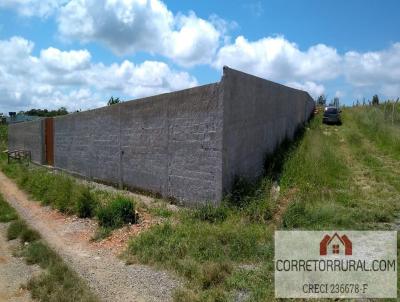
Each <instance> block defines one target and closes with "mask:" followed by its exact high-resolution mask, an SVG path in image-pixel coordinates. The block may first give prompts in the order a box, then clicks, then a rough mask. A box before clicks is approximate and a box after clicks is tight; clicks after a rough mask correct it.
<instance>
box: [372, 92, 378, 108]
mask: <svg viewBox="0 0 400 302" xmlns="http://www.w3.org/2000/svg"><path fill="white" fill-rule="evenodd" d="M372 105H373V106H375V105H379V97H378V95H377V94H375V95H374V96H373V97H372Z"/></svg>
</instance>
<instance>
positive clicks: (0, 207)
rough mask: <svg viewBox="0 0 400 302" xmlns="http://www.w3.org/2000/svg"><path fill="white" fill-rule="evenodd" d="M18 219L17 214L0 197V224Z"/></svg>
mask: <svg viewBox="0 0 400 302" xmlns="http://www.w3.org/2000/svg"><path fill="white" fill-rule="evenodd" d="M17 218H18V215H17V212H16V211H15V210H14V209H13V208H12V207H10V205H9V204H8V203H7V202H6V201H5V200H4V198H3V196H1V195H0V222H9V221H12V220H15V219H17Z"/></svg>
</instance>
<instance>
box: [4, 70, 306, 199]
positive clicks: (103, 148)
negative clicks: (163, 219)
mask: <svg viewBox="0 0 400 302" xmlns="http://www.w3.org/2000/svg"><path fill="white" fill-rule="evenodd" d="M313 108H314V102H313V100H312V98H311V97H310V96H309V95H308V94H307V93H306V92H304V91H300V90H296V89H293V88H289V87H286V86H283V85H279V84H276V83H273V82H270V81H266V80H264V79H261V78H258V77H254V76H251V75H248V74H245V73H242V72H239V71H236V70H233V69H230V68H228V67H224V72H223V77H222V80H221V81H220V82H218V83H214V84H209V85H205V86H200V87H195V88H191V89H186V90H182V91H178V92H172V93H167V94H161V95H157V96H153V97H148V98H143V99H140V100H134V101H129V102H124V103H120V104H116V105H112V106H108V107H104V108H99V109H95V110H90V111H86V112H79V113H73V114H69V115H66V116H60V117H56V118H54V166H55V167H56V168H59V169H62V170H66V171H68V172H73V173H76V174H79V175H81V176H84V177H87V178H89V179H94V180H98V181H102V182H107V183H112V184H120V185H123V186H126V187H128V188H130V189H140V190H144V191H149V192H154V193H158V194H160V195H162V196H164V197H172V198H175V199H177V200H179V201H181V202H183V203H185V204H196V203H198V202H205V201H210V202H219V201H220V200H221V198H222V197H223V194H225V193H227V192H229V190H230V189H231V187H232V182H233V179H234V178H235V176H243V177H246V178H249V179H255V178H256V177H258V176H259V175H260V174H261V172H262V168H263V159H264V157H265V155H266V153H270V152H272V151H273V150H274V148H276V146H277V145H278V144H279V143H280V142H281V141H282V140H283V139H284V138H285V137H288V138H292V137H293V135H294V132H295V130H296V128H297V127H299V126H300V125H302V124H303V123H304V122H305V121H306V120H307V119H308V118H309V116H310V115H311V113H312V110H313ZM23 127H25V126H24V125H22V124H18V125H13V127H11V128H10V137H11V136H12V137H13V140H10V149H12V148H13V147H14V146H16V145H17V144H16V141H19V140H21V141H22V140H24V139H23V136H21V137H20V136H19V134H18V133H21V129H22V128H23ZM42 132H43V131H42ZM42 132H41V133H42ZM34 135H35V136H36V137H38V142H39V144H40V142H41V143H42V144H43V137H42V138H41V139H39V133H36V134H34ZM42 136H43V135H42ZM26 146H27V147H30V146H29V145H26ZM31 148H32V150H31V151H32V154H34V153H37V155H36V154H35V156H37V157H40V156H43V155H40V154H39V153H40V150H43V148H42V149H40V148H38V146H33V145H32V147H31Z"/></svg>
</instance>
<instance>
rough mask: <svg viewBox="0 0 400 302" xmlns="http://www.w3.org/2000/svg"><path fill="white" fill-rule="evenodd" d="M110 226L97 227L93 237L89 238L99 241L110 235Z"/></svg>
mask: <svg viewBox="0 0 400 302" xmlns="http://www.w3.org/2000/svg"><path fill="white" fill-rule="evenodd" d="M112 230H113V229H112V228H110V227H99V228H98V229H97V230H96V233H95V234H94V236H93V238H92V239H91V240H92V241H100V240H103V239H105V238H107V237H108V236H110V235H111V232H112Z"/></svg>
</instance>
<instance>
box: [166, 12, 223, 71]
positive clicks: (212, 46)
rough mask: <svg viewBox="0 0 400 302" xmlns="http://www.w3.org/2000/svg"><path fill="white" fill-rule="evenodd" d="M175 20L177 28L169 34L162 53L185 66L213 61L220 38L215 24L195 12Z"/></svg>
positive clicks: (179, 16)
mask: <svg viewBox="0 0 400 302" xmlns="http://www.w3.org/2000/svg"><path fill="white" fill-rule="evenodd" d="M175 20H176V22H175V23H176V27H177V30H175V31H171V32H170V33H169V34H168V38H167V39H166V40H165V43H164V49H163V50H162V51H161V53H163V54H164V55H165V56H167V57H169V58H171V59H175V61H177V62H178V63H179V64H181V65H184V66H192V65H196V64H202V63H211V60H212V59H213V57H214V54H215V52H216V50H217V47H218V46H219V39H220V33H219V31H218V30H217V29H216V28H215V26H214V25H213V24H211V23H210V22H208V21H205V20H203V19H200V18H198V17H197V16H196V15H195V13H193V12H191V13H190V14H189V15H188V16H185V15H178V16H177V17H176V19H175ZM219 25H220V24H219Z"/></svg>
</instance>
